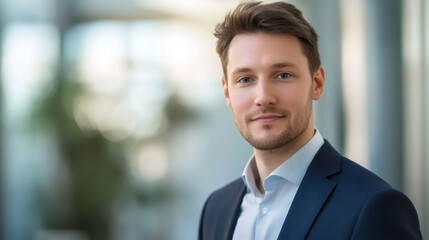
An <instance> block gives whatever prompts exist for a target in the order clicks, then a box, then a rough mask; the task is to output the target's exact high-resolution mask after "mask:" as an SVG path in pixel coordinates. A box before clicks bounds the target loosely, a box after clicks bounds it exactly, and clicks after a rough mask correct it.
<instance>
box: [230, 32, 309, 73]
mask: <svg viewBox="0 0 429 240" xmlns="http://www.w3.org/2000/svg"><path fill="white" fill-rule="evenodd" d="M278 63H291V65H296V66H298V67H305V68H308V61H307V57H306V56H305V55H304V53H303V51H302V46H301V42H300V41H299V40H298V38H297V37H295V36H293V35H289V34H269V33H249V34H238V35H236V36H235V37H234V38H233V39H232V41H231V44H230V47H229V52H228V65H227V69H228V75H229V74H230V73H231V72H233V71H234V69H235V68H249V69H255V70H258V69H263V68H269V67H270V66H272V65H275V64H278Z"/></svg>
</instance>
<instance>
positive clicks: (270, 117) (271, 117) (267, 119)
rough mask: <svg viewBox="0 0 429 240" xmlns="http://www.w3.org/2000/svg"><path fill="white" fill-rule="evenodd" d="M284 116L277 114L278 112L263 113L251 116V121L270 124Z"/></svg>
mask: <svg viewBox="0 0 429 240" xmlns="http://www.w3.org/2000/svg"><path fill="white" fill-rule="evenodd" d="M284 117H285V116H284V115H278V114H263V115H258V116H256V117H254V118H252V119H251V121H252V122H258V123H262V124H270V123H273V122H275V121H277V120H279V119H282V118H284Z"/></svg>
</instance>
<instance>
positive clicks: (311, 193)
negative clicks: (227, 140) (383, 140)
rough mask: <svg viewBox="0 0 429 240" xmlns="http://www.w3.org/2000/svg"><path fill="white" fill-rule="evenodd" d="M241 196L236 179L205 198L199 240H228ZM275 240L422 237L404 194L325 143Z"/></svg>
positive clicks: (242, 188) (240, 184) (409, 239)
mask: <svg viewBox="0 0 429 240" xmlns="http://www.w3.org/2000/svg"><path fill="white" fill-rule="evenodd" d="M245 193H246V187H245V185H244V183H243V181H242V179H241V178H240V179H237V180H235V181H234V182H232V183H230V184H228V185H226V186H225V187H223V188H221V189H219V190H217V191H216V192H214V193H212V194H211V195H210V197H209V198H208V199H207V201H206V203H205V205H204V208H203V212H202V216H201V220H200V227H199V235H198V238H199V240H226V239H232V235H233V232H234V229H235V225H236V223H237V219H238V217H239V215H240V209H241V202H242V199H243V196H244V194H245ZM249 231H250V229H249ZM278 239H287V240H302V239H315V240H324V239H326V240H336V239H352V240H372V239H374V240H384V239H386V240H395V239H398V240H399V239H400V240H412V239H422V235H421V232H420V227H419V220H418V216H417V213H416V210H415V208H414V206H413V204H412V203H411V201H410V200H409V199H408V197H407V196H405V195H404V194H403V193H401V192H399V191H397V190H395V189H393V188H392V187H391V186H389V184H387V183H386V182H385V181H383V180H382V179H381V178H379V177H378V176H376V175H375V174H373V173H372V172H370V171H368V170H367V169H365V168H363V167H361V166H360V165H358V164H356V163H354V162H353V161H350V160H349V159H346V158H345V157H343V156H342V155H341V154H339V153H338V152H337V151H336V150H335V149H334V148H333V147H332V146H331V145H330V144H329V143H328V141H326V140H325V143H324V144H323V146H322V147H321V148H320V150H319V151H318V152H317V154H316V156H315V157H314V159H313V161H312V162H311V164H310V166H309V167H308V170H307V172H306V174H305V176H304V178H303V180H302V182H301V185H300V187H299V189H298V191H297V193H296V196H295V198H294V200H293V202H292V205H291V208H290V210H289V213H288V215H287V216H286V219H285V221H284V223H283V226H282V229H281V231H280V234H279V237H278Z"/></svg>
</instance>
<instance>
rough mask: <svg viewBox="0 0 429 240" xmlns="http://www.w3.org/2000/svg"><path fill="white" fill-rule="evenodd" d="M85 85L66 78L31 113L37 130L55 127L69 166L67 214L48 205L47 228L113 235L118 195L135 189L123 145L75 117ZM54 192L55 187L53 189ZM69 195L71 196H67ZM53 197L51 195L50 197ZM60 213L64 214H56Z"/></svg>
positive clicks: (98, 236) (94, 235)
mask: <svg viewBox="0 0 429 240" xmlns="http://www.w3.org/2000/svg"><path fill="white" fill-rule="evenodd" d="M80 91H81V86H80V85H79V84H78V83H76V82H70V81H62V82H61V83H60V84H58V85H57V87H56V89H54V90H53V91H51V92H48V93H47V94H45V95H44V97H43V99H41V100H40V101H39V102H38V106H37V107H36V108H35V109H37V110H36V111H35V112H34V114H33V118H32V119H33V125H34V126H37V128H36V129H37V130H39V131H52V132H53V133H54V136H55V137H56V138H57V141H58V146H59V149H58V151H59V155H60V160H63V161H64V163H65V166H66V168H67V173H68V174H67V175H68V176H60V177H66V178H68V179H66V180H65V181H58V183H59V184H61V183H63V182H67V183H68V186H57V188H66V189H67V190H68V193H67V196H58V198H57V199H55V200H53V201H62V200H63V201H64V200H66V201H64V203H63V204H64V205H66V204H68V205H69V206H63V207H64V208H63V209H64V211H67V212H66V213H65V214H64V213H63V214H59V213H57V212H55V211H58V209H54V208H53V207H51V208H50V206H44V207H45V211H46V212H45V226H44V227H45V228H47V229H78V230H81V231H83V232H84V233H85V234H87V235H88V236H89V238H90V239H94V240H98V239H100V240H102V239H108V238H109V227H110V226H109V225H110V223H111V217H112V216H111V208H112V204H113V202H114V201H115V199H116V197H118V196H121V195H123V194H130V193H131V189H132V186H131V179H130V177H129V169H128V167H127V166H128V165H127V162H126V159H125V157H124V156H125V155H124V152H123V151H124V150H123V147H122V145H121V144H119V143H112V142H109V141H107V140H106V139H105V138H104V137H103V136H102V135H101V134H100V133H99V132H97V131H93V132H90V133H88V132H82V130H81V129H80V128H79V126H78V125H77V123H76V121H75V119H74V117H73V105H74V100H75V99H76V98H77V97H78V95H79V93H80ZM54 191H55V190H54ZM64 197H68V198H69V199H64ZM51 201H52V200H51ZM58 215H61V216H63V218H65V219H58Z"/></svg>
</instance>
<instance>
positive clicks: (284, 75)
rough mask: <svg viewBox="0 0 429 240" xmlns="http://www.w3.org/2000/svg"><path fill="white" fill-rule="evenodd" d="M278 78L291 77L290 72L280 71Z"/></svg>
mask: <svg viewBox="0 0 429 240" xmlns="http://www.w3.org/2000/svg"><path fill="white" fill-rule="evenodd" d="M277 77H278V78H281V79H286V78H290V74H289V73H280V74H279V75H277Z"/></svg>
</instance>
